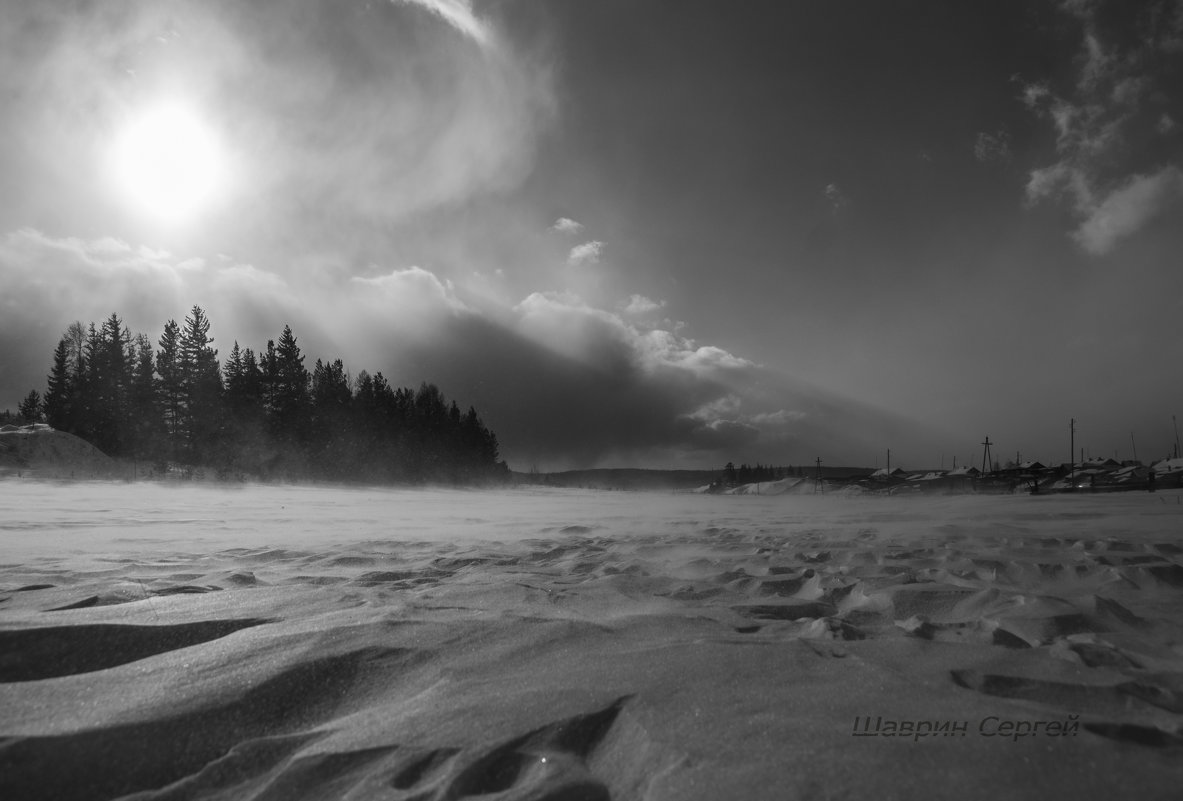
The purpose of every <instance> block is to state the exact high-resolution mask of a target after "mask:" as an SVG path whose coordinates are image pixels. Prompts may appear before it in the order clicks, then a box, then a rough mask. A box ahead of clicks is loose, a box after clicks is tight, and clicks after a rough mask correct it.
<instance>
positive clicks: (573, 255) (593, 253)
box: [567, 239, 604, 266]
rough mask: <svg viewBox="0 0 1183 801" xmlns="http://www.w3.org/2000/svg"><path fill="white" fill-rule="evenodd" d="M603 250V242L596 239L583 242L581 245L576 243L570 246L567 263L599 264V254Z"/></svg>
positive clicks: (576, 264) (577, 264) (575, 264)
mask: <svg viewBox="0 0 1183 801" xmlns="http://www.w3.org/2000/svg"><path fill="white" fill-rule="evenodd" d="M603 250H604V243H603V242H600V241H598V240H594V239H593V240H592V241H591V242H584V243H583V244H582V245H576V246H575V247H573V248H571V252H570V253H569V254H567V264H570V265H572V266H579V265H582V264H599V263H600V254H601V253H602V252H603Z"/></svg>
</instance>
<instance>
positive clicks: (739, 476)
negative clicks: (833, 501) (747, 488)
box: [723, 462, 813, 486]
mask: <svg viewBox="0 0 1183 801" xmlns="http://www.w3.org/2000/svg"><path fill="white" fill-rule="evenodd" d="M807 471H808V468H805V467H773V466H772V465H762V464H760V463H759V462H757V463H756V464H755V466H751V465H748V464H741V465H740V466H739V467H736V466H735V464H734V463H732V462H728V463H727V464H726V465H724V467H723V484H724V485H726V486H735V485H737V484H755V483H757V482H760V481H779V480H780V479H782V478H790V477H795V476H799V477H804V476H806V475H813V473H810V472H807Z"/></svg>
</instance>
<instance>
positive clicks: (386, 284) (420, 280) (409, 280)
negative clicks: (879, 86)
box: [349, 266, 469, 313]
mask: <svg viewBox="0 0 1183 801" xmlns="http://www.w3.org/2000/svg"><path fill="white" fill-rule="evenodd" d="M349 280H350V283H351V284H352V285H353V288H354V289H356V290H360V294H359V296H358V297H359V298H364V299H365V300H366V301H367V302H370V303H377V304H379V305H383V306H385V307H386V308H388V309H391V310H393V309H394V308H398V309H399V310H400V311H401V312H404V313H405V312H408V311H412V310H414V311H417V312H424V311H436V310H439V309H447V310H449V311H453V312H457V311H469V309H468V307H467V306H466V305H465V304H464V302H463V301H461V300H460V299H459V298H458V297H456V291H455V287H454V286H453V285H452V282H451V281H441V280H440V279H439V278H438V277H437V276H436V275H435V273H432V272H430V271H428V270H424V269H423V268H422V267H418V266H411V267H407V268H406V269H403V270H392V271H391V272H389V273H386V274H385V275H378V276H373V277H358V276H354V277H352V278H350V279H349Z"/></svg>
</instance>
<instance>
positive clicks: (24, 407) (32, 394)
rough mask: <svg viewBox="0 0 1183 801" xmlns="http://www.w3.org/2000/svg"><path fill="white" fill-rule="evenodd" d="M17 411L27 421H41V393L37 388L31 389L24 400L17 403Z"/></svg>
mask: <svg viewBox="0 0 1183 801" xmlns="http://www.w3.org/2000/svg"><path fill="white" fill-rule="evenodd" d="M16 413H17V414H19V415H20V416H21V419H22V420H24V421H25V422H26V423H39V422H41V393H40V392H38V391H37V390H35V389H31V390H29V394H28V395H26V396H25V398H24V400H22V401H21V402H20V403H19V404H17V407H16Z"/></svg>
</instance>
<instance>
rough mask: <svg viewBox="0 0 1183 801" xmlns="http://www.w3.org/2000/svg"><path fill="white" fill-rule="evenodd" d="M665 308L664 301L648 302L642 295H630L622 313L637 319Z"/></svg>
mask: <svg viewBox="0 0 1183 801" xmlns="http://www.w3.org/2000/svg"><path fill="white" fill-rule="evenodd" d="M664 308H665V301H664V300H663V301H656V300H650V299H649V298H647V297H645V296H644V295H632V296H630V297H629V299H628V303H626V304H624V313H625V314H628V315H633V316H637V317H641V316H645V315H649V314H653V313H654V312H659V311H661V310H662V309H664Z"/></svg>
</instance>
